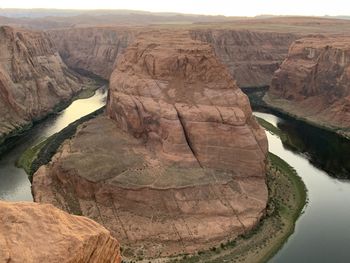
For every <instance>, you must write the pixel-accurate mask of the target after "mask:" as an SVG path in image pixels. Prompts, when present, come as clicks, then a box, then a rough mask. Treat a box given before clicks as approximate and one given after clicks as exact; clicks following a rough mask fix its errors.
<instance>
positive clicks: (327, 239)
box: [254, 113, 350, 263]
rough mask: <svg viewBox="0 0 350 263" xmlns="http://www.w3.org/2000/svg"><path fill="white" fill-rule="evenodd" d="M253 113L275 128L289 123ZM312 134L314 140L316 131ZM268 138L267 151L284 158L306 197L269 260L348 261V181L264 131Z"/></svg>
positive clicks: (349, 197)
mask: <svg viewBox="0 0 350 263" xmlns="http://www.w3.org/2000/svg"><path fill="white" fill-rule="evenodd" d="M254 114H255V115H257V116H259V117H261V118H263V119H265V120H266V121H268V122H270V123H272V124H274V125H275V126H278V127H290V126H289V125H292V123H289V120H286V119H281V118H278V117H276V116H274V115H272V114H262V113H254ZM314 136H315V138H314V140H315V141H316V140H317V136H318V134H317V133H316V134H315V135H314ZM321 136H322V135H321ZM267 137H268V141H269V150H270V151H271V152H272V153H274V154H276V155H278V156H279V157H281V158H282V159H284V160H286V161H287V162H288V163H289V164H290V165H291V166H293V167H294V168H295V169H296V171H297V172H298V174H299V175H300V176H301V177H302V179H303V181H304V183H305V185H306V187H307V189H308V199H309V203H308V205H307V207H306V208H305V212H304V214H303V215H302V216H301V217H300V218H299V219H298V221H297V224H296V229H295V233H294V234H293V235H292V236H291V237H290V238H289V239H288V241H287V243H286V244H285V245H284V246H283V248H282V249H281V250H280V251H279V252H278V253H277V254H276V255H275V256H274V257H273V258H272V259H271V260H270V262H278V263H279V262H281V263H289V262H290V263H294V262H298V263H304V262H305V263H313V262H344V263H345V262H349V259H350V249H349V244H350V182H349V181H348V180H339V179H336V178H334V177H332V176H330V175H329V174H328V173H326V172H324V171H322V170H321V169H319V168H317V167H315V166H314V165H313V164H312V163H311V162H310V161H309V160H308V156H306V155H305V154H302V153H298V152H296V151H291V150H290V149H289V148H288V147H285V146H284V145H283V144H282V142H281V140H280V139H279V138H278V137H277V136H275V135H271V134H270V133H267ZM321 138H322V137H321ZM303 140H304V139H302V141H303ZM320 140H321V139H320ZM327 143H328V141H320V142H319V144H320V145H322V146H323V147H333V146H329V145H327ZM315 149H317V148H315ZM315 156H316V155H315ZM313 158H316V157H313ZM333 159H336V156H334V157H333Z"/></svg>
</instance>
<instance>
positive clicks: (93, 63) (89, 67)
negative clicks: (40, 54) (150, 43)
mask: <svg viewBox="0 0 350 263" xmlns="http://www.w3.org/2000/svg"><path fill="white" fill-rule="evenodd" d="M50 37H51V39H52V40H53V41H54V42H55V44H56V45H57V46H58V49H59V52H60V54H61V56H62V58H63V60H64V62H65V63H66V64H67V65H68V66H69V67H72V68H77V69H82V70H86V71H89V72H92V73H94V74H95V75H98V76H100V77H102V78H104V79H109V77H110V75H111V73H112V71H113V69H114V68H115V64H116V62H117V57H118V55H119V54H120V53H122V52H123V51H124V49H125V48H126V47H127V46H128V44H129V43H130V42H131V41H132V39H133V38H134V31H133V30H132V29H126V28H118V27H91V28H75V29H66V30H53V31H51V32H50Z"/></svg>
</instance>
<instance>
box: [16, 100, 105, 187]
mask: <svg viewBox="0 0 350 263" xmlns="http://www.w3.org/2000/svg"><path fill="white" fill-rule="evenodd" d="M104 110H105V106H103V107H102V108H100V109H98V110H96V111H94V112H92V113H90V114H88V115H85V116H84V117H82V118H80V119H78V120H76V121H74V122H72V123H71V124H69V125H68V126H67V127H66V128H64V129H63V130H61V131H59V132H57V133H55V134H53V135H52V136H50V137H49V138H47V139H45V140H44V141H42V142H40V143H39V144H37V145H34V146H33V147H30V148H28V149H27V150H26V151H25V152H24V153H23V154H22V155H21V156H20V158H19V159H18V161H17V163H16V165H17V167H20V168H23V169H24V170H25V171H26V173H27V174H28V176H29V180H30V181H32V176H33V174H34V173H35V172H36V170H38V169H39V167H40V166H42V165H45V164H47V163H48V162H50V160H51V158H52V156H53V155H54V154H55V153H56V152H57V149H58V148H59V147H60V146H61V144H62V143H63V142H64V141H65V140H66V139H69V138H71V137H72V136H73V135H74V134H75V133H76V130H77V127H78V126H79V125H81V124H82V123H84V122H86V121H88V120H90V119H92V118H95V117H96V116H98V115H100V114H102V113H103V112H104Z"/></svg>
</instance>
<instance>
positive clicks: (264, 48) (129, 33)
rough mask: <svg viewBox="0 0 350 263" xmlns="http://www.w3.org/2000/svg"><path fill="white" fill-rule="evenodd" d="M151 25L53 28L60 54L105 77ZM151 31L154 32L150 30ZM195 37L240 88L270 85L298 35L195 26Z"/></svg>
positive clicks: (53, 37)
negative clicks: (216, 57) (197, 27)
mask: <svg viewBox="0 0 350 263" xmlns="http://www.w3.org/2000/svg"><path fill="white" fill-rule="evenodd" d="M143 31H148V32H150V31H151V29H150V28H132V27H101V28H99V27H97V28H73V29H63V30H53V31H50V36H51V37H52V39H53V40H54V42H55V43H56V44H57V45H58V47H59V50H60V54H61V56H62V58H63V60H64V61H65V63H67V65H69V66H70V67H72V68H79V69H83V70H87V71H90V72H92V73H94V74H96V75H99V76H101V77H103V78H105V79H109V77H110V75H111V73H112V72H113V70H114V68H115V66H116V64H117V61H118V60H117V58H118V57H119V55H120V54H122V52H123V51H124V50H125V48H126V47H127V46H128V45H129V44H130V43H132V41H133V39H135V37H136V36H137V35H138V34H140V32H143ZM150 33H151V32H150ZM190 34H191V36H192V38H194V39H195V40H201V41H204V42H207V43H209V44H211V45H212V46H213V47H214V49H215V52H216V54H217V56H218V58H219V59H220V60H221V62H222V63H224V64H225V65H226V66H227V67H228V68H229V71H230V73H231V75H232V76H233V78H234V79H235V80H237V84H238V85H239V86H240V87H256V86H265V85H269V84H270V82H271V79H272V76H273V73H274V71H275V70H277V69H278V67H279V66H280V64H281V63H282V61H283V60H284V59H285V57H286V56H287V53H288V47H289V46H290V44H291V43H292V42H293V41H294V40H295V39H296V38H297V35H296V34H289V33H276V32H255V31H247V30H230V29H226V30H215V29H212V28H211V27H210V26H208V29H205V30H204V29H193V30H191V31H190Z"/></svg>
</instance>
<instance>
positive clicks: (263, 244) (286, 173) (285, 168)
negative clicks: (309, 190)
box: [140, 153, 306, 263]
mask: <svg viewBox="0 0 350 263" xmlns="http://www.w3.org/2000/svg"><path fill="white" fill-rule="evenodd" d="M267 185H268V188H269V202H268V206H267V211H266V216H265V217H264V218H263V219H262V220H261V221H260V223H259V224H258V225H257V226H256V227H255V228H254V229H252V230H251V231H250V232H248V233H246V234H244V235H242V236H240V237H239V238H237V239H235V240H228V241H227V242H226V243H221V244H219V245H218V246H216V247H212V248H211V249H210V250H208V251H198V252H197V254H196V255H181V256H178V257H175V258H164V259H157V260H154V262H171V263H175V262H178V263H196V262H211V263H219V262H220V263H221V262H245V263H260V262H267V261H268V260H269V259H270V258H271V257H272V256H273V255H275V253H276V252H277V251H278V250H279V249H280V248H281V247H282V246H283V244H284V243H285V242H286V240H287V239H288V237H289V236H290V235H291V234H292V233H293V232H294V227H295V222H296V220H297V219H298V218H299V216H300V215H301V213H302V211H303V208H304V206H305V204H306V187H305V185H304V183H303V181H302V180H301V178H300V177H299V176H298V174H297V173H296V171H295V170H294V169H293V168H292V167H291V166H290V165H288V164H287V163H286V162H285V161H284V160H282V159H281V158H279V157H278V156H276V155H274V154H272V153H269V164H268V169H267ZM140 262H149V261H148V260H143V261H140Z"/></svg>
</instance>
